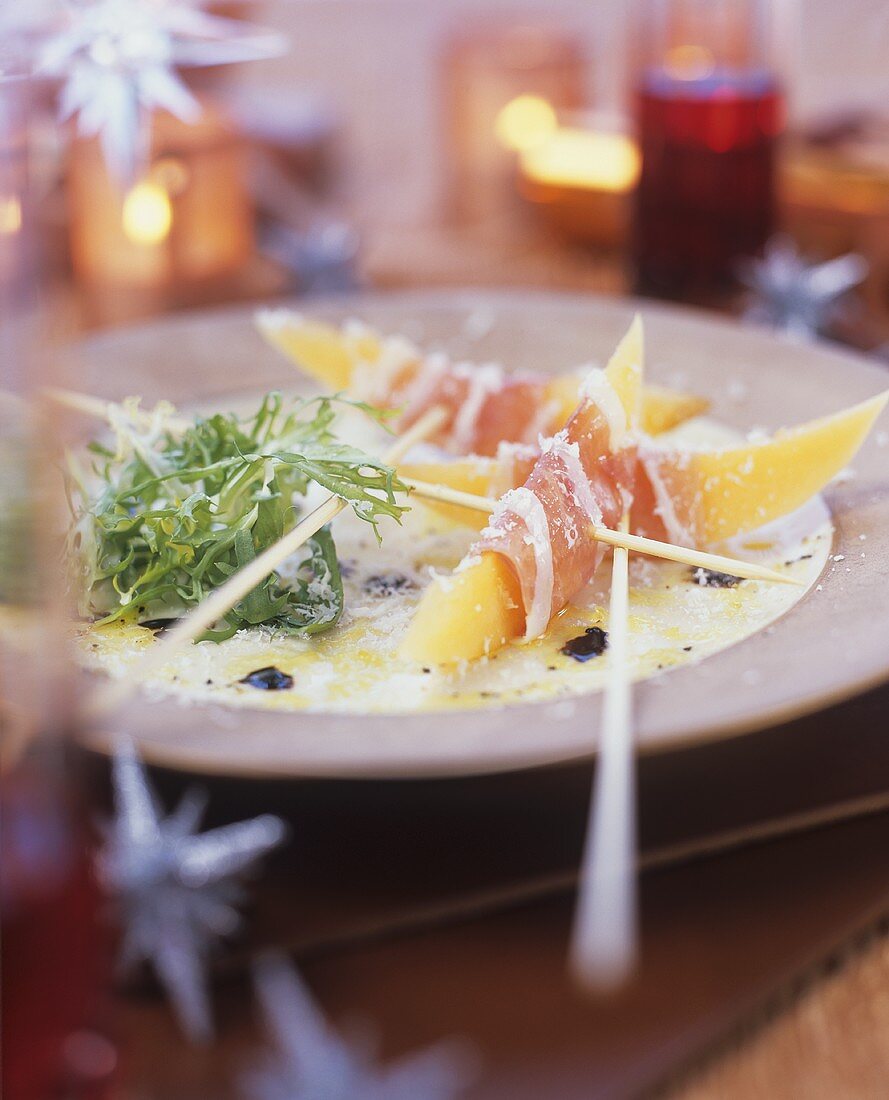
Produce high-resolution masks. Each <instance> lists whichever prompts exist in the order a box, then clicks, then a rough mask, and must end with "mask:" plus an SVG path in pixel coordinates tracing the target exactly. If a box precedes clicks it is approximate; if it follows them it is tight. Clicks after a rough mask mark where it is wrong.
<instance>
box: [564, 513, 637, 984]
mask: <svg viewBox="0 0 889 1100" xmlns="http://www.w3.org/2000/svg"><path fill="white" fill-rule="evenodd" d="M627 526H628V517H627V516H624V519H623V521H622V523H621V530H622V531H624V532H625V531H626V528H627ZM629 557H630V555H629V553H628V552H627V550H626V548H625V547H623V546H616V547H615V548H614V556H613V559H612V566H611V602H610V604H609V610H608V681H607V683H606V686H605V697H604V701H603V710H602V732H601V736H600V739H599V754H598V757H597V759H596V772H595V779H594V782H593V791H592V796H591V799H590V809H589V819H588V821H587V833H586V841H585V843H584V850H583V858H582V861H581V867H580V876H579V880H578V897H577V908H576V910H575V914H574V927H573V930H572V935H571V951H570V963H571V968H572V971H573V973H574V974H575V975H576V977H577V978H578V979H579V980H580V981H581V982H582V983H583V984H584V985H585V986H587V987H588V988H590V989H595V990H598V991H605V990H608V989H614V988H616V987H617V986H619V985H622V984H623V982H624V981H626V979H627V977H628V976H629V975H630V973H631V972H632V970H633V969H634V967H635V964H636V958H637V950H638V932H637V929H638V920H637V913H636V784H635V775H634V763H633V724H632V684H631V679H630V668H629V592H630V583H629Z"/></svg>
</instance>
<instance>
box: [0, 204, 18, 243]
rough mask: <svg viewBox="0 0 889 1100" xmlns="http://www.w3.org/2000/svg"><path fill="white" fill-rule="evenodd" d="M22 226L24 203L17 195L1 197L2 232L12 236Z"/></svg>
mask: <svg viewBox="0 0 889 1100" xmlns="http://www.w3.org/2000/svg"><path fill="white" fill-rule="evenodd" d="M21 228H22V204H21V203H20V202H19V200H18V199H17V198H16V196H15V195H12V196H10V197H9V198H6V199H0V233H2V234H3V235H4V236H7V237H11V236H13V234H15V233H18V231H19V230H20V229H21Z"/></svg>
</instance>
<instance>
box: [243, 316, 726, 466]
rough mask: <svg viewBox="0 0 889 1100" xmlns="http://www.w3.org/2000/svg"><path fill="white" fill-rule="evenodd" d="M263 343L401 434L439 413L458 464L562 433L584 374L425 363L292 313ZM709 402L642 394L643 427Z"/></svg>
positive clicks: (410, 351) (353, 329)
mask: <svg viewBox="0 0 889 1100" xmlns="http://www.w3.org/2000/svg"><path fill="white" fill-rule="evenodd" d="M256 322H257V326H258V328H259V330H260V332H261V333H262V335H263V336H264V337H265V338H266V339H267V340H268V341H269V343H271V344H272V345H274V346H275V347H276V348H278V350H280V351H281V352H282V353H283V354H285V355H286V356H287V357H288V358H289V359H290V360H291V361H292V362H294V363H296V364H297V365H298V366H299V367H300V368H301V369H302V370H304V371H306V372H307V373H308V374H310V375H312V377H314V378H315V379H317V380H318V381H319V382H321V383H322V384H324V385H326V386H328V387H329V388H331V389H342V390H346V391H348V393H349V394H350V395H351V396H353V397H356V398H359V399H361V400H363V401H367V402H368V403H370V404H373V405H377V406H379V407H381V408H388V409H398V410H399V415H398V419H397V420H396V422H395V428H396V430H398V431H403V430H404V429H405V428H407V427H409V426H410V425H411V424H412V423H413V422H414V421H415V420H417V419H419V417H420V416H422V415H423V413H424V412H426V411H427V410H428V409H429V408H431V407H432V406H433V405H440V406H442V407H444V408H446V409H447V410H448V412H449V414H450V415H449V418H448V421H447V422H446V424H445V425H444V427H443V428H442V429H441V431H440V432H439V434H438V436H437V437H436V438H435V439H434V440H433V442H435V443H437V444H438V445H439V446H440V447H442V448H443V449H444V450H446V451H448V452H449V453H451V454H455V455H465V454H476V455H487V456H493V455H496V454H497V452H498V448H499V447H500V446H501V444H502V443H503V442H508V443H517V444H523V443H524V444H536V443H537V439H538V436H539V435H541V434H543V435H547V434H550V433H552V432H554V431H557V430H558V429H559V428H561V427H563V426H564V424H565V422H566V421H567V420H568V418H569V417H570V416H571V414H572V413H573V411H574V409H575V408H576V406H577V403H578V400H579V390H580V386H581V384H582V382H583V379H584V377H585V376H586V371H580V372H571V373H569V374H565V375H560V376H557V377H552V376H547V375H543V374H534V373H527V372H526V373H507V372H505V371H504V370H503V369H502V368H501V367H500V366H498V365H497V364H494V363H488V364H482V365H476V364H472V363H460V362H453V361H452V360H451V359H449V358H448V357H447V356H446V355H444V354H441V353H432V354H424V353H423V352H422V351H421V350H420V349H419V348H417V347H416V345H414V344H413V343H412V342H411V341H410V340H407V339H406V338H405V337H403V336H382V335H380V334H379V333H377V332H376V331H375V330H374V329H372V328H369V327H368V326H366V325H363V324H361V323H359V322H354V321H353V322H349V323H347V324H346V325H344V326H343V327H342V328H340V329H336V328H334V327H333V326H331V325H327V324H324V323H321V322H317V321H310V320H308V319H307V318H304V317H302V316H301V315H300V314H298V313H294V312H293V311H292V310H287V309H274V310H262V311H260V313H258V314H257V318H256ZM706 408H707V402H706V401H704V400H703V399H702V398H699V397H696V396H694V395H691V394H680V393H674V392H672V391H670V390H666V389H662V388H660V387H649V388H645V389H644V390H643V391H642V394H641V405H640V417H641V427H642V428H643V429H644V430H645V431H646V432H648V433H649V434H656V433H659V432H663V431H667V430H668V429H669V428H672V427H675V426H676V425H677V424H679V423H682V421H684V420H687V419H688V418H689V417H691V416H695V415H697V414H698V413H700V412H703V411H704V410H705V409H706Z"/></svg>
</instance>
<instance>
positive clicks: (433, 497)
mask: <svg viewBox="0 0 889 1100" xmlns="http://www.w3.org/2000/svg"><path fill="white" fill-rule="evenodd" d="M402 469H403V467H399V477H400V478H401V480H402V481H403V482H404V484H405V485H407V486H408V487H409V488H411V489H412V490H413V492H414V495H415V496H417V497H419V498H420V499H421V500H422V501H423V503H424V504H428V505H432V506H433V507H438V506H441V507H442V508H447V509H454V510H457V509H460V511H461V513H462V512H464V511H471V512H473V513H477V514H479V515H483V516H490V515H491V513H492V512H493V511H494V510H495V509H496V507H497V503H498V501H497V499H496V498H495V497H483V496H478V495H475V494H473V493H463V492H461V491H460V490H459V489H450V488H448V487H447V486H445V485H433V484H431V483H430V482H428V481H420V480H418V479H417V478H413V477H405V476H404V475H403V474H402V473H401V470H402ZM478 526H483V523H479V524H478ZM589 536H590V538H594V539H596V541H597V542H603V543H605V545H606V546H613V547H620V548H622V549H624V550H628V551H629V550H632V551H633V552H634V553H637V554H645V555H646V556H648V557H652V558H660V559H661V560H662V561H675V562H678V563H679V564H680V565H689V566H691V567H692V568H693V569H710V570H713V571H714V572H717V573H725V574H728V575H729V576H732V577H740V578H741V579H742V580H751V581H772V582H775V583H777V584H798V583H800V582H798V581H797V580H796V578H795V577H793V576H792V575H791V574H790V573H779V572H778V571H777V570H776V569H769V568H768V566H765V565H760V564H759V563H758V562H752V561H744V560H743V559H742V558H732V557H729V556H728V555H726V554H713V553H709V552H707V551H704V550H696V549H694V548H693V547H690V546H676V545H675V544H673V543H671V542H660V541H658V540H657V539H651V538H648V537H646V536H644V535H631V534H628V533H627V532H625V531H611V530H609V529H608V528H607V527H600V526H596V525H593V526H591V527H590V528H589Z"/></svg>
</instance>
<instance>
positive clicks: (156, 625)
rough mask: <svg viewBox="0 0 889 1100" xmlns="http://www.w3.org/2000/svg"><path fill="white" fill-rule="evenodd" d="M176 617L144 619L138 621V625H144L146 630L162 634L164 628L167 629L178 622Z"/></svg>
mask: <svg viewBox="0 0 889 1100" xmlns="http://www.w3.org/2000/svg"><path fill="white" fill-rule="evenodd" d="M178 622H179V620H178V619H145V620H144V621H143V622H141V623H139V626H144V627H146V628H147V629H148V630H153V631H154V632H155V634H163V632H164V631H165V630H169V629H170V627H171V626H174V625H175V624H176V623H178Z"/></svg>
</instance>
